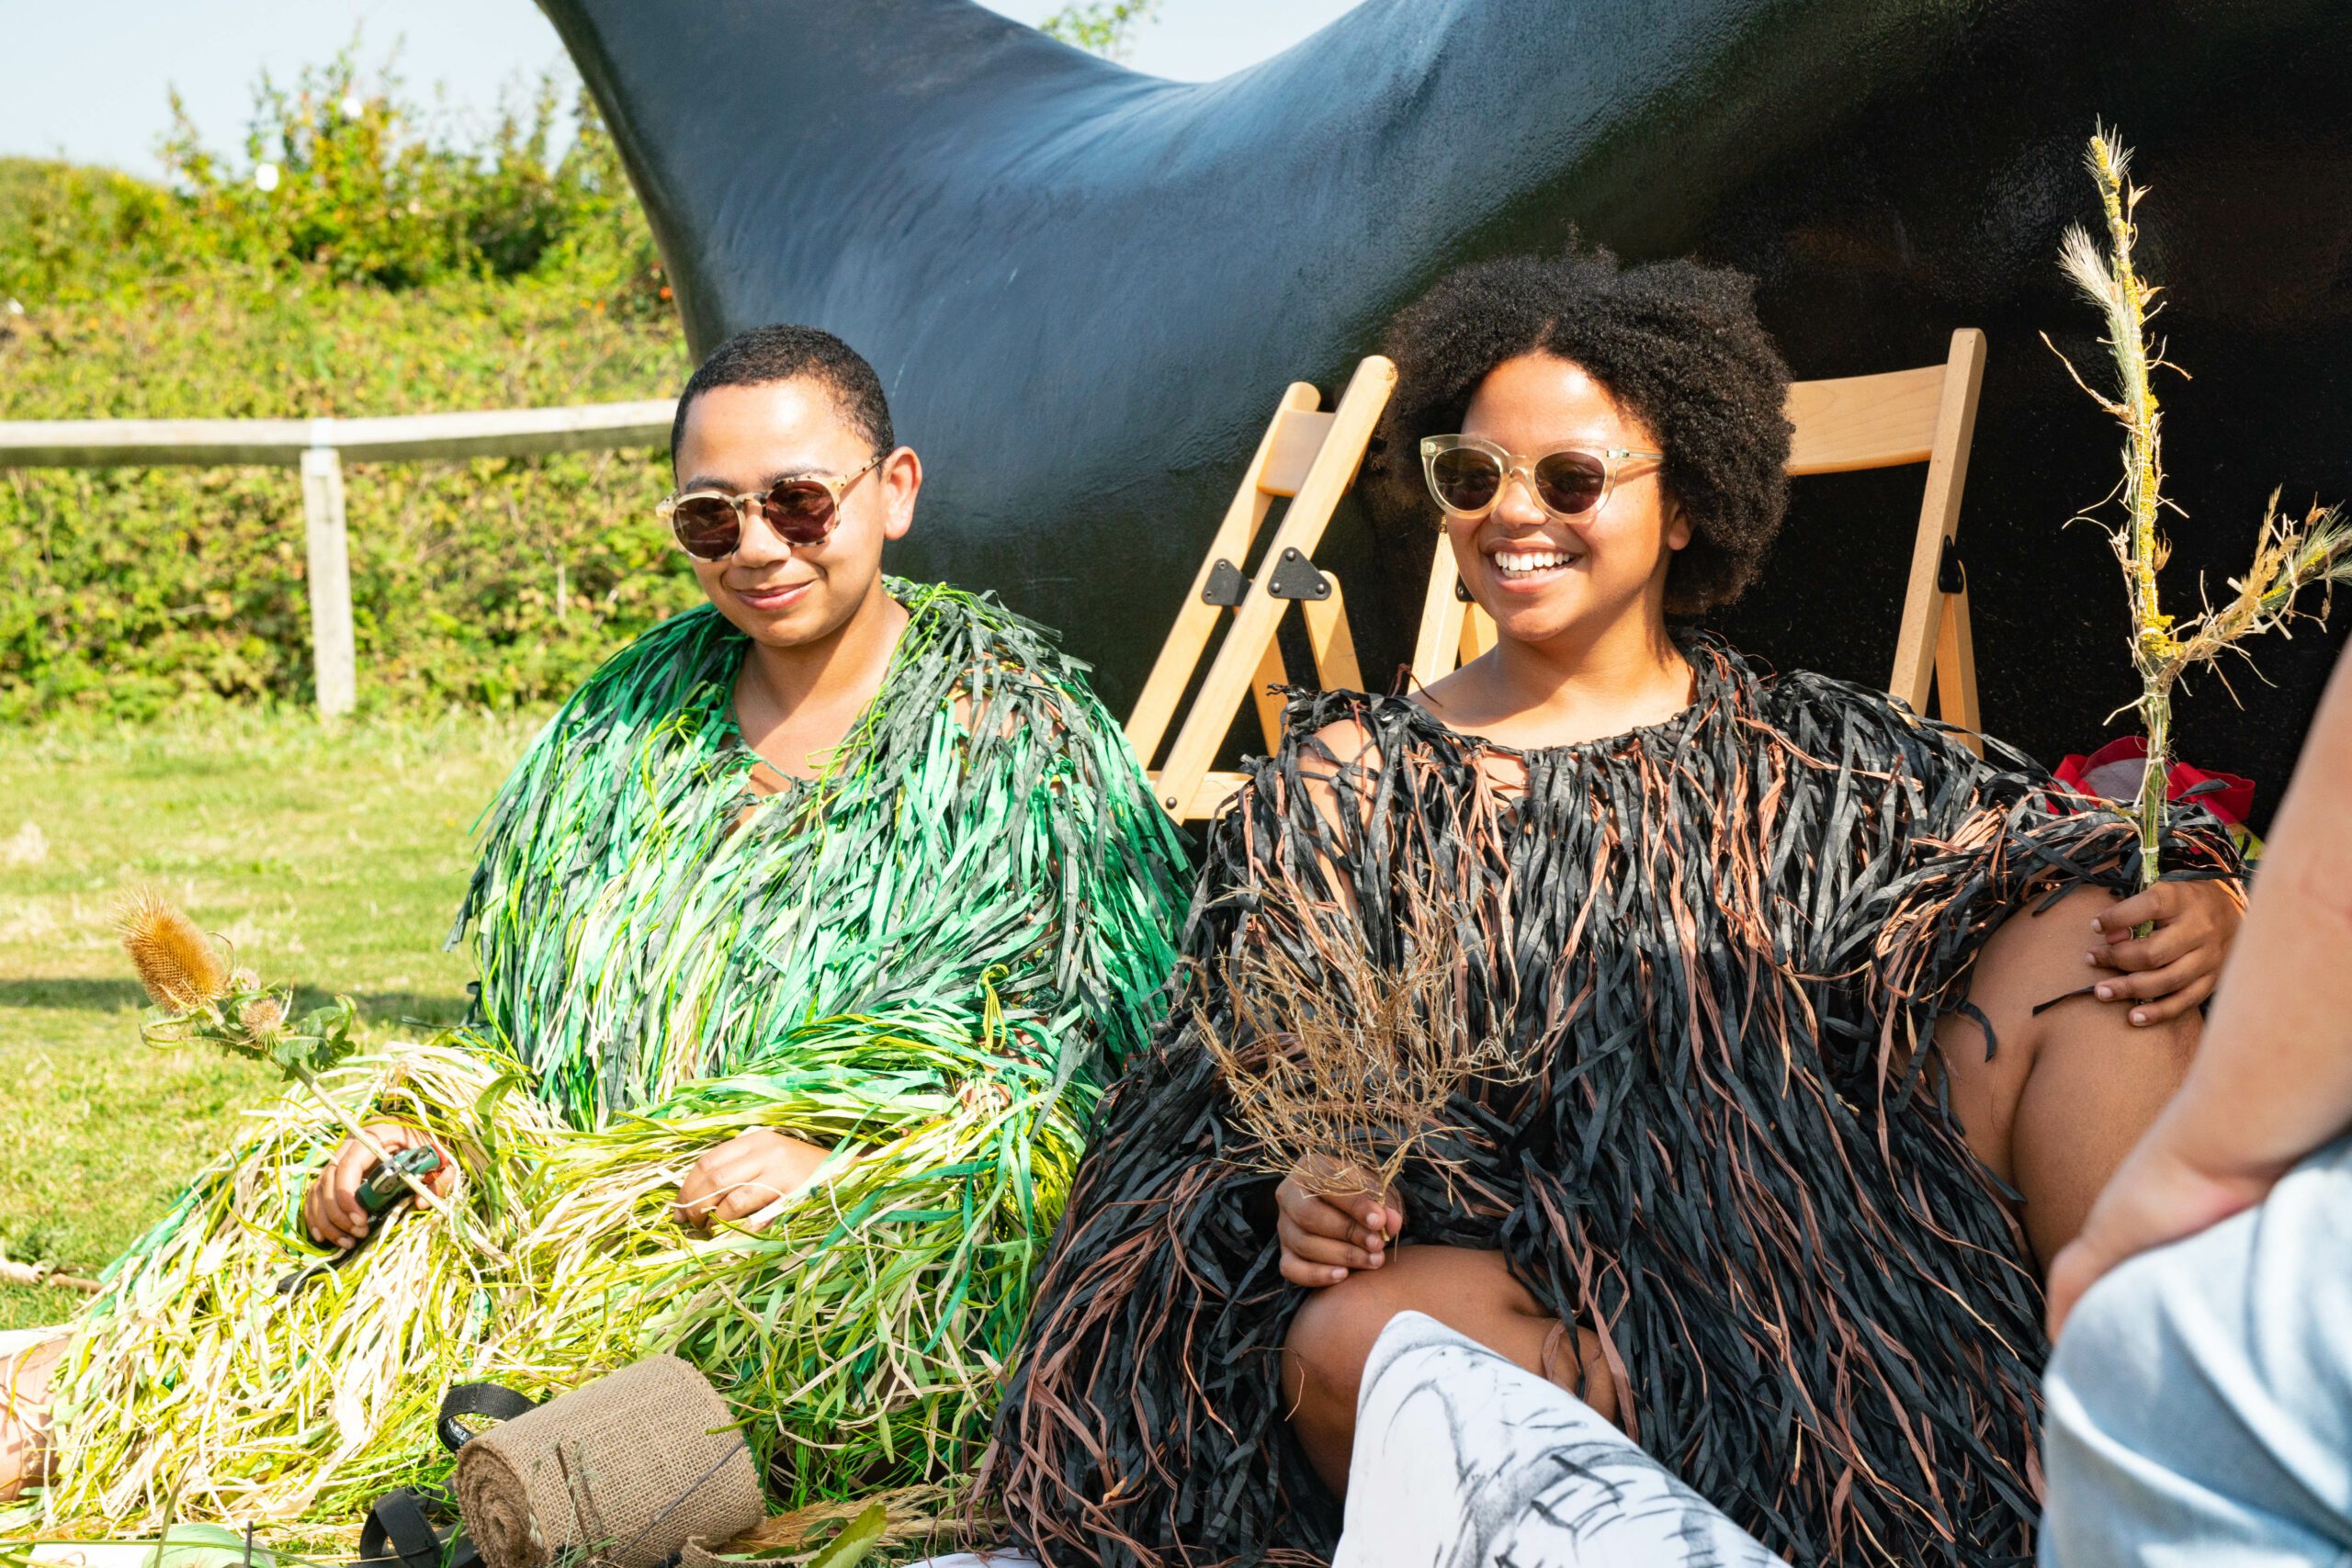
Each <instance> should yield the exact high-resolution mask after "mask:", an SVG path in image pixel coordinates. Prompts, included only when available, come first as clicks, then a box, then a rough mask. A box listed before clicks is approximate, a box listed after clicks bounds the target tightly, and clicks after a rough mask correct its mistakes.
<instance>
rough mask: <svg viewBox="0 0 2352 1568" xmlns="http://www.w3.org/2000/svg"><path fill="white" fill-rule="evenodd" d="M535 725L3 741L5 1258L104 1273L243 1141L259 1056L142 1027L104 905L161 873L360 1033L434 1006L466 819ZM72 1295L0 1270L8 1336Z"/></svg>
mask: <svg viewBox="0 0 2352 1568" xmlns="http://www.w3.org/2000/svg"><path fill="white" fill-rule="evenodd" d="M534 723H535V720H531V719H524V718H515V717H503V716H502V717H488V716H446V717H439V718H431V719H420V718H400V719H370V720H362V721H356V722H348V723H345V724H342V725H338V726H334V727H332V728H330V727H326V726H322V724H321V723H320V722H319V721H317V720H316V719H314V718H311V717H310V716H305V715H300V714H285V715H278V716H265V715H260V714H256V713H253V712H249V711H230V712H220V713H215V714H210V715H206V716H200V717H192V718H177V719H173V720H170V721H168V722H166V723H164V724H162V725H160V726H158V727H155V728H136V727H130V726H125V727H121V728H97V727H94V726H91V725H87V724H84V725H76V726H71V727H59V728H45V729H37V730H33V731H29V732H28V731H25V730H15V731H6V732H0V1252H5V1254H6V1256H7V1257H9V1258H14V1259H17V1260H19V1261H25V1262H43V1261H46V1262H51V1263H56V1264H59V1265H61V1266H64V1265H72V1266H74V1267H76V1268H89V1269H95V1268H96V1267H97V1266H99V1265H102V1264H104V1263H105V1262H106V1261H107V1259H108V1258H112V1257H113V1256H114V1255H115V1253H116V1252H117V1251H119V1249H120V1248H121V1247H123V1245H124V1244H125V1243H127V1242H128V1241H130V1239H131V1237H132V1236H134V1235H136V1234H137V1233H138V1232H139V1231H140V1230H141V1229H142V1228H143V1227H145V1226H146V1225H147V1224H150V1223H151V1222H153V1220H154V1219H155V1218H156V1217H157V1216H158V1215H160V1214H161V1213H163V1211H164V1207H165V1205H166V1204H167V1203H168V1201H170V1199H171V1197H172V1195H173V1193H174V1192H175V1190H177V1189H178V1188H179V1187H180V1186H181V1185H182V1184H184V1183H185V1182H186V1181H187V1178H188V1177H189V1176H190V1175H192V1174H193V1173H194V1172H195V1171H196V1170H197V1169H198V1168H200V1167H202V1166H203V1165H205V1164H206V1163H208V1162H209V1161H210V1160H211V1159H212V1157H213V1156H215V1155H216V1154H217V1153H218V1152H219V1151H220V1149H221V1148H222V1147H223V1146H224V1145H227V1144H228V1143H230V1142H231V1141H232V1140H233V1139H234V1138H235V1137H236V1136H237V1121H238V1117H239V1114H240V1112H241V1111H243V1109H244V1108H245V1107H246V1106H248V1105H251V1104H253V1103H254V1102H255V1101H256V1100H260V1099H262V1098H263V1097H265V1096H266V1095H267V1094H269V1093H270V1092H271V1090H272V1089H273V1088H274V1086H275V1083H276V1077H275V1075H274V1074H273V1073H271V1072H268V1071H267V1070H266V1069H264V1068H262V1067H260V1066H255V1065H254V1064H250V1063H244V1062H238V1061H232V1060H228V1059H226V1058H222V1057H220V1056H217V1055H209V1054H199V1053H198V1051H196V1050H193V1049H177V1050H165V1051H156V1050H151V1049H149V1048H148V1047H146V1046H144V1045H142V1044H141V1043H140V1040H139V1028H138V1025H139V1011H140V1009H141V1007H142V1006H143V1005H144V998H142V997H141V995H140V993H139V988H138V987H137V986H136V985H135V984H134V983H133V982H132V980H131V978H130V967H129V964H127V963H126V961H125V960H124V958H123V956H122V954H121V953H120V951H119V949H118V948H117V947H116V946H115V944H114V938H113V933H112V931H111V930H110V928H109V916H110V914H111V910H112V906H113V902H114V900H115V898H116V897H117V896H118V895H119V893H120V892H121V891H122V890H123V889H124V888H126V887H129V886H133V885H135V884H142V883H143V884H148V885H152V886H156V887H159V888H161V889H162V890H163V891H164V893H165V894H166V895H167V896H168V897H172V898H173V899H175V900H176V901H177V902H178V903H179V904H180V905H181V907H182V908H185V909H187V912H188V913H189V914H190V915H191V916H192V917H194V919H196V922H197V923H198V925H199V926H201V927H203V928H204V929H205V930H207V931H215V932H218V933H219V934H220V936H222V937H223V938H225V939H227V940H228V941H229V942H232V943H233V944H234V946H235V950H236V955H237V959H238V961H239V962H240V963H243V964H247V965H249V966H251V967H252V968H253V969H254V970H255V971H256V972H257V973H259V974H260V975H261V976H262V977H263V978H264V979H265V980H266V981H268V982H270V983H272V984H290V985H293V986H295V987H298V988H299V990H300V993H301V994H300V996H298V998H297V1007H298V1010H299V1009H300V1008H301V1007H305V1006H309V1005H311V1004H312V1002H313V1001H314V1000H315V999H318V998H324V997H326V996H329V995H332V994H333V993H335V992H338V991H340V992H344V993H346V994H348V995H350V996H351V997H353V998H355V999H356V1001H357V1002H358V1004H359V1007H360V1010H361V1013H362V1015H363V1018H364V1020H365V1024H366V1029H365V1033H366V1038H367V1039H368V1041H370V1042H375V1041H381V1040H383V1039H386V1038H388V1037H390V1036H391V1035H393V1034H394V1033H396V1032H401V1030H402V1027H403V1022H404V1021H411V1020H413V1021H422V1022H426V1023H430V1022H447V1021H450V1020H453V1019H455V1018H456V1017H458V1014H459V1013H460V1012H461V1011H462V1010H464V1007H465V987H466V982H467V981H468V980H469V979H470V978H472V964H471V961H470V959H469V958H468V957H466V956H465V955H464V954H463V953H443V952H442V951H441V942H442V939H443V938H444V937H445V936H446V935H447V931H448V928H449V921H450V918H451V916H452V914H453V913H454V912H455V910H456V908H457V902H458V897H459V895H460V894H461V893H462V892H463V890H464V883H465V877H466V874H467V872H468V870H469V867H470V865H471V853H470V846H469V833H470V830H471V829H472V826H473V822H474V818H475V817H476V815H477V814H478V813H479V812H480V811H481V807H483V806H484V805H485V804H486V803H487V802H488V801H489V799H490V796H491V794H492V791H493V790H494V789H495V788H496V787H497V784H498V781H499V779H500V778H501V777H502V776H503V773H504V772H505V770H506V768H507V766H508V764H509V763H510V762H512V761H513V760H514V759H515V756H516V755H517V754H518V753H519V752H520V751H521V750H522V747H523V744H524V742H525V741H526V740H527V739H529V736H530V733H531V730H532V728H533V726H534ZM81 1300H82V1298H81V1297H79V1296H77V1295H74V1294H71V1293H69V1292H63V1291H60V1290H54V1289H28V1288H14V1289H11V1288H5V1287H0V1328H5V1327H18V1326H24V1325H31V1324H37V1323H42V1322H49V1321H53V1320H55V1319H57V1318H59V1317H62V1316H64V1315H66V1314H70V1313H71V1312H72V1311H73V1310H74V1305H75V1304H76V1303H78V1302H79V1301H81Z"/></svg>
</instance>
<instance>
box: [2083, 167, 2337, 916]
mask: <svg viewBox="0 0 2352 1568" xmlns="http://www.w3.org/2000/svg"><path fill="white" fill-rule="evenodd" d="M2084 162H2085V164H2086V165H2087V166H2088V168H2089V170H2090V173H2091V177H2092V178H2093V180H2095V181H2096V182H2097V184H2098V192H2099V202H2100V205H2101V207H2102V208H2103V209H2104V211H2105V214H2106V220H2107V248H2106V249H2105V250H2104V251H2102V250H2101V249H2100V248H2099V244H2098V241H2096V240H2094V239H2093V238H2092V237H2091V235H2090V234H2089V233H2088V232H2086V231H2085V230H2083V229H2082V228H2080V227H2074V228H2070V229H2068V230H2067V231H2066V233H2065V236H2064V239H2063V241H2062V242H2061V243H2060V245H2059V263H2060V265H2061V266H2062V267H2063V268H2064V271H2065V273H2066V276H2068V277H2070V278H2072V279H2073V280H2074V282H2075V286H2076V287H2077V288H2080V289H2081V290H2082V291H2083V293H2084V295H2085V296H2086V298H2088V299H2089V300H2090V301H2091V303H2093V304H2094V305H2097V306H2098V308H2099V310H2100V311H2101V312H2102V313H2103V314H2104V315H2105V316H2106V318H2107V336H2106V337H2105V338H2103V339H2102V340H2101V341H2102V342H2104V343H2105V344H2107V345H2108V348H2109V352H2110V353H2111V354H2112V355H2113V356H2114V360H2115V368H2116V375H2117V382H2118V384H2117V390H2116V395H2115V396H2114V397H2111V398H2110V397H2109V396H2107V395H2106V394H2104V393H2102V392H2099V391H2098V390H2097V389H2094V388H2093V387H2091V386H2090V384H2089V383H2088V382H2086V381H2085V380H2084V379H2083V377H2082V374H2081V372H2079V371H2077V370H2075V367H2074V366H2073V365H2072V364H2068V365H2067V367H2066V368H2067V370H2068V372H2069V373H2070V374H2072V375H2073V376H2074V378H2075V384H2076V385H2078V386H2080V387H2081V388H2082V389H2084V390H2085V391H2086V392H2088V393H2090V395H2091V397H2092V398H2094V399H2095V400H2097V401H2098V404H2099V406H2100V407H2101V408H2104V409H2105V410H2107V412H2109V413H2110V414H2113V415H2114V416H2115V417H2116V419H2117V420H2118V421H2120V423H2122V425H2123V434H2124V443H2123V482H2122V485H2121V488H2120V493H2121V499H2122V502H2123V513H2124V515H2123V518H2122V520H2121V521H2120V523H2117V524H2114V525H2102V526H2106V527H2107V532H2108V537H2109V542H2110V543H2111V544H2112V545H2113V546H2114V548H2115V555H2116V558H2117V559H2118V560H2119V561H2120V562H2121V563H2122V565H2123V575H2124V581H2125V584H2126V587H2127V588H2128V590H2129V592H2130V596H2131V662H2132V667H2133V668H2134V669H2135V670H2137V671H2139V675H2140V695H2139V698H2138V699H2137V701H2136V702H2134V703H2133V704H2132V706H2134V707H2136V708H2137V709H2138V710H2139V714H2140V721H2141V724H2142V726H2143V728H2144V729H2145V730H2146V732H2147V739H2148V761H2147V768H2146V772H2145V773H2143V774H2142V775H2141V781H2140V797H2139V800H2138V802H2137V803H2136V805H2135V807H2134V809H2133V816H2134V818H2136V820H2137V822H2138V825H2139V829H2140V881H2141V885H2142V886H2148V885H2149V884H2152V883H2154V881H2155V880H2156V876H2157V874H2158V871H2159V866H2158V863H2157V853H2158V850H2159V848H2160V843H2161V840H2162V837H2163V831H2164V820H2165V800H2166V795H2167V791H2166V780H2167V777H2168V775H2169V774H2170V773H2171V771H2172V767H2171V763H2172V688H2173V684H2174V682H2177V681H2178V680H2179V679H2180V677H2181V676H2182V675H2183V674H2185V673H2187V672H2188V671H2190V670H2192V669H2195V668H2197V667H2199V666H2200V665H2205V664H2211V663H2213V662H2214V661H2215V660H2218V659H2219V658H2220V656H2221V655H2222V652H2223V651H2224V650H2229V651H2233V652H2236V653H2238V654H2240V655H2241V656H2244V657H2249V658H2250V657H2251V656H2250V655H2246V654H2245V649H2242V648H2239V647H2237V644H2238V643H2239V642H2241V641H2242V640H2243V639H2245V638H2246V637H2253V636H2255V635H2256V634H2257V633H2260V632H2268V631H2276V632H2278V633H2279V634H2280V635H2282V636H2291V635H2292V622H2293V621H2294V619H2295V618H2296V617H2297V616H2298V615H2310V617H2311V618H2312V619H2313V620H2318V621H2324V620H2325V619H2326V617H2327V613H2328V610H2329V608H2330V604H2329V603H2328V602H2327V601H2326V600H2325V599H2323V601H2322V603H2321V605H2320V608H2319V610H2318V611H2317V612H2316V613H2312V612H2309V611H2303V610H2301V609H2299V608H2298V607H2297V603H2296V602H2297V600H2298V599H2299V598H2300V597H2301V594H2302V592H2303V591H2304V590H2305V589H2306V588H2311V587H2318V588H2320V589H2321V591H2322V592H2323V593H2326V592H2328V591H2329V590H2330V589H2332V587H2333V585H2334V584H2335V583H2337V582H2341V581H2347V580H2352V527H2347V526H2346V524H2345V521H2344V519H2343V517H2342V515H2341V514H2340V513H2339V512H2338V510H2337V509H2336V508H2335V507H2333V506H2325V507H2323V506H2320V505H2318V504H2316V503H2314V504H2313V505H2312V508H2311V510H2310V511H2309V512H2307V513H2305V514H2304V515H2303V517H2302V518H2301V520H2299V521H2289V520H2286V519H2284V518H2282V517H2280V516H2279V514H2278V491H2272V492H2271V495H2270V504H2269V505H2268V507H2267V508H2266V509H2265V512H2264V515H2263V519H2262V527H2261V532H2260V533H2259V534H2258V535H2257V536H2256V540H2255V551H2254V564H2253V566H2252V567H2251V568H2250V569H2248V570H2247V572H2246V574H2245V577H2243V578H2233V579H2231V580H2230V584H2229V586H2230V589H2231V592H2232V594H2233V597H2232V598H2231V599H2230V601H2229V602H2228V603H2227V604H2223V605H2222V607H2221V608H2220V609H2218V610H2217V609H2214V608H2213V607H2212V606H2211V604H2207V606H2206V607H2205V609H2204V610H2203V611H2202V612H2200V613H2199V614H2198V615H2194V616H2192V617H2190V618H2189V619H2188V620H2187V621H2184V622H2180V623H2178V624H2176V623H2175V621H2174V618H2173V617H2172V616H2170V615H2166V614H2165V612H2164V606H2163V603H2162V600H2161V597H2160V595H2159V592H2158V585H2157V581H2156V578H2157V573H2158V572H2159V571H2160V570H2163V567H2164V564H2165V558H2167V557H2168V556H2169V555H2170V553H2171V547H2170V546H2169V545H2168V544H2167V543H2166V542H2165V538H2164V536H2163V533H2162V532H2161V531H2160V529H2159V528H2158V526H2157V522H2158V517H2157V514H2158V513H2159V512H2160V511H2161V510H2162V509H2163V508H2165V507H2167V506H2172V507H2173V510H2174V511H2176V512H2177V511H2178V510H2179V508H2178V507H2177V506H2173V503H2172V502H2169V501H2167V500H2166V499H2165V495H2164V463H2163V457H2162V445H2161V431H2160V421H2161V412H2160V410H2159V408H2158V406H2157V402H2156V395H2155V391H2154V388H2153V386H2152V385H2151V377H2152V376H2153V375H2154V372H2155V371H2156V370H2157V369H2158V368H2167V369H2172V370H2176V371H2180V374H2181V375H2182V376H2184V377H2186V376H2187V375H2188V372H2187V371H2185V370H2180V367H2178V366H2177V365H2174V364H2173V363H2172V362H2171V361H2170V360H2168V359H2166V358H2165V355H2164V349H2163V345H2162V344H2158V345H2156V346H2155V347H2154V348H2153V349H2152V348H2151V347H2150V345H2149V340H2148V322H2149V321H2151V320H2152V319H2154V316H2155V315H2156V313H2157V311H2158V310H2161V309H2162V307H2161V306H2160V305H2158V304H2157V303H2156V296H2157V295H2158V294H2159V293H2160V292H2162V291H2161V290H2160V289H2158V288H2155V287H2154V285H2152V284H2150V283H2148V282H2147V281H2145V280H2144V279H2143V277H2142V276H2140V273H2139V269H2138V267H2137V266H2136V265H2135V264H2134V263H2133V260H2132V254H2131V247H2132V243H2133V242H2134V241H2135V240H2136V239H2137V237H2138V231H2137V229H2136V228H2135V227H2134V225H2133V223H2132V213H2133V211H2134V210H2135V209H2137V208H2138V207H2139V204H2140V198H2141V197H2143V196H2145V195H2146V194H2147V193H2146V191H2145V190H2143V188H2142V187H2140V186H2135V185H2133V184H2132V183H2131V153H2130V152H2128V151H2126V150H2125V148H2124V146H2123V143H2122V141H2121V140H2120V138H2118V137H2117V135H2116V134H2115V132H2114V131H2113V130H2109V129H2107V128H2106V127H2103V126H2102V127H2099V128H2098V129H2097V130H2095V131H2094V133H2093V135H2092V137H2091V140H2090V148H2089V152H2088V153H2087V155H2086V158H2085V160H2084ZM2042 342H2044V343H2045V344H2047V343H2049V342H2050V339H2049V336H2048V334H2047V333H2044V334H2043V337H2042ZM2052 352H2053V353H2054V352H2056V345H2055V344H2052ZM2059 357H2060V359H2061V360H2062V361H2064V357H2065V356H2064V355H2060V356H2059ZM2076 520H2077V521H2096V519H2091V518H2088V517H2083V518H2078V519H2076Z"/></svg>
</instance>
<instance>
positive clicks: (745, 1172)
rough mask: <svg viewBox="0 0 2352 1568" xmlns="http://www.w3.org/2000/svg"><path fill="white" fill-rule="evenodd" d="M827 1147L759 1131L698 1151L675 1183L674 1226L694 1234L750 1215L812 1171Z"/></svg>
mask: <svg viewBox="0 0 2352 1568" xmlns="http://www.w3.org/2000/svg"><path fill="white" fill-rule="evenodd" d="M831 1153H832V1151H831V1149H821V1148H819V1147H818V1146H817V1145H814V1144H808V1143H803V1142H801V1141H800V1140H799V1139H798V1138H792V1137H786V1135H785V1134H782V1133H777V1132H772V1131H770V1130H769V1129H768V1128H765V1127H754V1128H753V1129H752V1131H750V1132H748V1133H738V1134H735V1135H734V1136H733V1137H731V1138H729V1139H728V1140H727V1141H726V1142H725V1143H723V1144H718V1145H714V1146H713V1147H711V1148H709V1149H707V1150H706V1151H704V1154H703V1156H702V1158H700V1159H698V1160H696V1161H695V1167H694V1168H693V1169H692V1170H690V1171H688V1172H686V1179H685V1180H684V1181H682V1182H680V1183H679V1184H678V1203H677V1214H678V1223H679V1224H683V1225H685V1226H687V1227H689V1228H691V1229H695V1230H699V1229H701V1228H703V1227H704V1226H706V1225H710V1224H732V1223H734V1222H736V1221H739V1220H741V1219H742V1218H743V1217H744V1216H745V1215H746V1214H755V1213H759V1212H760V1211H761V1210H762V1209H764V1208H766V1207H767V1206H768V1205H769V1204H770V1203H773V1202H775V1201H776V1200H777V1199H779V1198H781V1197H783V1196H784V1195H785V1194H786V1193H787V1192H791V1191H793V1190H796V1189H797V1188H798V1187H799V1186H800V1185H801V1184H802V1183H803V1182H805V1181H807V1180H808V1179H809V1178H810V1177H811V1176H814V1175H815V1174H816V1173H817V1168H818V1167H819V1166H820V1165H822V1164H824V1163H825V1161H826V1159H827V1158H828V1157H829V1156H831Z"/></svg>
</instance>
